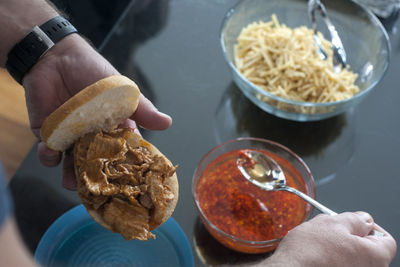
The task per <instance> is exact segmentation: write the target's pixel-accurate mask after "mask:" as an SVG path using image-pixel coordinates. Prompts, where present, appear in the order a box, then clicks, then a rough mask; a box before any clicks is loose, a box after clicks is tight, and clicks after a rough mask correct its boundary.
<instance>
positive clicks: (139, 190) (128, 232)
mask: <svg viewBox="0 0 400 267" xmlns="http://www.w3.org/2000/svg"><path fill="white" fill-rule="evenodd" d="M74 163H75V174H76V179H77V190H78V195H79V196H80V198H81V200H82V203H83V204H84V206H85V207H86V209H87V211H88V213H89V214H90V216H91V217H92V218H93V219H94V220H95V221H96V222H98V223H99V224H101V225H102V226H104V227H106V228H108V229H110V230H111V231H113V232H116V233H120V234H121V235H122V236H123V237H124V238H125V239H127V240H131V239H138V240H147V239H149V238H155V235H154V234H153V233H151V232H150V231H151V230H153V229H155V228H157V227H158V226H160V225H161V224H163V223H164V222H165V221H166V220H167V219H168V218H169V217H170V216H171V215H172V213H173V211H174V209H175V206H176V204H177V201H178V194H179V190H178V180H177V176H176V166H173V165H172V163H171V162H170V161H169V160H168V159H167V158H166V157H165V156H164V155H163V154H162V153H161V152H160V151H159V150H158V149H157V148H156V147H155V146H154V145H152V144H150V143H149V142H147V141H146V140H144V139H143V138H141V137H140V136H139V135H137V134H135V133H134V132H133V131H132V130H130V129H116V130H111V131H109V132H103V131H102V130H97V131H94V132H92V133H88V134H86V135H84V136H83V137H81V138H80V139H79V140H78V141H77V142H76V143H75V145H74Z"/></svg>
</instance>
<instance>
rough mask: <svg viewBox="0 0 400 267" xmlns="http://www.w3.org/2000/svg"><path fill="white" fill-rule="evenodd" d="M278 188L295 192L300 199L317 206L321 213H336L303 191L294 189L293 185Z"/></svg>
mask: <svg viewBox="0 0 400 267" xmlns="http://www.w3.org/2000/svg"><path fill="white" fill-rule="evenodd" d="M279 190H284V191H288V192H291V193H293V194H296V195H297V196H299V197H301V198H302V199H304V200H305V201H307V202H308V203H310V204H311V205H313V206H314V207H315V208H317V209H318V210H319V211H321V212H322V213H325V214H329V215H337V213H336V212H334V211H333V210H331V209H328V208H327V207H325V206H324V205H322V204H321V203H319V202H318V201H316V200H314V199H313V198H311V197H309V196H307V195H306V194H304V193H303V192H300V191H299V190H297V189H294V188H293V187H289V186H283V187H281V188H279Z"/></svg>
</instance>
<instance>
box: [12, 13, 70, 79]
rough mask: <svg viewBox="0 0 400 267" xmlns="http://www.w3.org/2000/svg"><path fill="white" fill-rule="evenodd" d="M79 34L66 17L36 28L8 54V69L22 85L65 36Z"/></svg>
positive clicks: (59, 17) (60, 17)
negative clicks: (27, 75) (27, 74)
mask: <svg viewBox="0 0 400 267" xmlns="http://www.w3.org/2000/svg"><path fill="white" fill-rule="evenodd" d="M74 32H77V30H76V29H75V27H74V26H73V25H72V24H71V23H70V22H69V21H68V20H67V19H65V18H64V17H62V16H57V17H55V18H52V19H50V20H49V21H47V22H46V23H44V24H42V25H41V26H35V27H34V28H33V29H32V31H31V32H29V33H28V34H27V35H26V36H25V37H24V38H23V39H22V40H21V41H20V42H19V43H17V44H16V45H15V46H14V47H13V48H12V49H11V51H10V52H9V53H8V58H7V62H6V68H7V70H8V72H9V73H10V74H11V76H12V77H13V78H14V79H15V80H16V81H17V82H19V83H20V84H22V79H23V78H24V76H25V74H26V73H27V72H28V71H29V70H30V69H31V68H32V67H33V65H35V64H36V62H37V61H38V60H39V58H40V57H41V56H43V55H44V54H45V53H46V52H47V51H48V50H49V49H50V48H51V47H53V46H54V45H55V44H56V43H57V42H58V41H60V40H61V39H63V38H64V37H65V36H67V35H69V34H71V33H74Z"/></svg>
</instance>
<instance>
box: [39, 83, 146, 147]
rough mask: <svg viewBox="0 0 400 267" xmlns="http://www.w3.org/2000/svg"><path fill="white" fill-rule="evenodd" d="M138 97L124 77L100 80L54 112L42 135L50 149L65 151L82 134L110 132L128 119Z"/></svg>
mask: <svg viewBox="0 0 400 267" xmlns="http://www.w3.org/2000/svg"><path fill="white" fill-rule="evenodd" d="M139 97H140V91H139V88H138V87H137V85H136V84H135V83H134V82H133V81H132V80H131V79H129V78H127V77H125V76H122V75H114V76H110V77H107V78H104V79H102V80H99V81H98V82H96V83H94V84H91V85H90V86H88V87H86V88H84V89H83V90H82V91H80V92H79V93H77V94H76V95H74V96H73V97H71V98H70V99H69V100H68V101H67V102H65V103H64V104H63V105H61V106H60V107H59V108H58V109H56V110H55V111H54V112H53V113H51V114H50V115H49V116H48V117H47V118H46V120H45V121H44V122H43V125H42V128H41V130H40V137H41V139H42V141H43V142H45V143H46V145H47V146H48V147H49V148H51V149H53V150H56V151H65V150H66V149H67V148H69V147H70V146H71V145H72V144H73V143H74V142H75V141H76V140H78V138H79V137H81V136H83V135H85V134H87V133H89V132H92V131H94V130H96V129H102V130H103V131H109V130H111V129H113V128H114V127H115V126H117V125H118V124H120V123H122V122H123V121H125V120H126V119H127V118H129V117H130V116H131V115H132V114H133V113H134V112H135V110H136V108H137V106H138V104H139Z"/></svg>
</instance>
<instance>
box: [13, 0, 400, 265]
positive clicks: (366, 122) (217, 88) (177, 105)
mask: <svg viewBox="0 0 400 267" xmlns="http://www.w3.org/2000/svg"><path fill="white" fill-rule="evenodd" d="M235 2H236V1H232V0H218V1H215V0H214V1H209V0H207V1H206V0H203V1H192V0H170V1H168V0H159V1H158V0H154V1H151V0H149V1H140V3H141V4H137V3H136V4H135V3H134V2H130V3H128V4H127V5H126V8H125V9H123V10H122V12H121V15H120V16H119V17H118V19H116V20H115V22H116V23H115V24H113V25H112V27H110V32H107V34H104V35H103V37H102V38H103V39H102V41H99V42H98V43H97V47H98V48H99V50H100V52H101V53H102V54H103V55H104V56H105V57H106V58H107V59H108V60H110V61H111V63H112V64H114V65H115V66H116V68H117V69H118V70H119V71H120V72H121V73H122V74H124V75H126V76H128V77H130V78H132V79H133V80H134V81H136V82H137V84H138V85H139V87H140V89H141V91H142V93H143V94H144V95H145V96H147V97H148V98H149V99H150V100H152V101H153V102H154V103H155V105H156V106H157V107H158V108H159V110H161V111H162V112H165V113H167V114H169V115H171V116H172V118H173V120H174V122H173V125H172V126H171V128H170V129H168V130H166V131H163V132H148V131H143V135H144V137H145V138H146V139H148V140H149V141H150V142H152V143H153V144H155V145H156V146H157V147H158V148H159V149H160V150H161V151H162V152H163V153H164V154H166V155H167V156H168V157H169V159H170V160H171V161H172V162H173V163H174V164H178V165H179V167H178V170H177V174H178V179H179V185H180V192H179V202H178V205H177V207H176V210H175V212H174V214H173V217H174V219H175V220H176V221H177V222H178V223H179V224H180V226H181V227H182V229H183V230H184V232H185V233H186V235H187V237H188V239H189V241H190V242H191V245H192V249H193V253H194V257H195V263H196V266H203V265H205V264H210V265H219V264H238V263H242V264H243V263H247V262H254V261H259V260H260V259H263V258H265V257H268V255H267V254H261V255H246V254H241V253H236V252H233V251H231V250H229V249H227V248H224V247H223V246H222V245H220V244H219V243H217V242H216V241H215V240H214V239H213V238H212V237H211V236H210V235H209V234H208V233H207V231H206V230H205V228H204V226H203V225H202V223H201V222H200V220H199V217H198V216H197V213H196V210H195V208H194V205H193V201H192V193H191V185H192V176H193V173H194V170H195V168H196V166H197V164H198V163H199V161H200V160H201V158H202V157H203V156H204V155H205V154H206V153H207V152H208V151H209V150H210V149H212V148H213V147H214V146H216V145H218V144H220V143H221V142H224V141H227V140H230V139H233V138H237V137H243V136H253V137H261V138H265V139H269V140H272V141H276V142H279V143H281V144H283V145H285V146H287V147H288V148H290V149H291V150H293V151H294V152H295V153H297V154H298V155H299V156H301V157H302V158H303V159H304V161H305V162H306V163H307V164H308V166H309V167H310V169H311V171H312V173H313V176H314V179H315V183H316V192H317V200H318V201H320V202H321V203H323V204H325V205H326V206H328V207H329V208H331V209H332V210H335V211H337V212H343V211H358V210H363V211H367V212H369V213H371V214H372V215H373V217H374V219H375V221H376V222H377V223H378V224H379V225H381V226H382V227H384V228H385V229H386V230H388V231H389V232H390V233H391V234H392V235H393V236H394V238H395V239H396V240H400V229H399V227H398V221H400V209H399V208H398V206H399V204H400V179H399V175H398V172H397V167H398V166H399V164H400V157H399V156H398V151H400V143H399V142H398V136H400V127H399V126H400V123H399V122H398V116H399V114H400V105H399V104H398V100H399V99H400V90H398V83H399V81H400V78H399V75H398V70H399V69H400V39H399V34H397V33H396V29H397V26H398V25H397V23H395V24H394V25H390V27H391V28H390V33H389V35H390V38H391V43H392V56H391V64H390V67H389V70H388V72H387V74H386V76H385V77H384V79H383V80H382V82H381V83H380V84H379V85H378V86H377V88H376V90H374V91H373V92H372V93H371V94H370V95H369V96H368V97H367V98H366V99H365V100H364V101H363V102H362V103H361V104H360V105H358V106H357V108H355V109H353V110H350V111H348V112H347V113H345V114H342V115H339V116H337V117H333V118H330V119H327V120H323V121H318V122H306V123H305V122H301V123H300V122H294V121H288V120H284V119H279V118H276V117H274V116H272V115H269V114H267V113H265V112H263V111H262V110H260V109H259V108H257V107H256V106H254V105H253V104H252V103H251V102H250V101H249V100H247V98H246V97H245V96H244V95H243V94H242V93H241V92H240V91H239V89H238V88H237V87H236V85H235V84H234V82H233V80H232V76H231V73H230V70H229V68H228V66H227V65H226V63H225V61H224V58H223V55H222V51H221V47H220V44H219V29H220V25H221V22H222V19H223V16H224V14H225V12H226V11H227V10H228V9H229V8H230V7H231V6H232V5H233V4H234V3H235ZM78 27H79V25H78ZM11 188H12V191H13V195H14V197H15V201H16V215H17V221H18V223H19V226H20V229H21V231H22V234H23V237H24V239H25V241H26V243H27V244H28V246H29V248H30V249H31V250H32V251H34V249H35V248H36V245H37V243H38V241H39V240H40V237H41V235H42V234H43V233H44V231H45V230H46V229H47V227H48V226H49V225H50V224H51V223H52V222H53V221H54V220H55V219H56V218H57V217H58V216H60V215H61V214H62V213H63V212H65V211H66V210H68V209H70V208H71V207H73V206H75V205H76V204H78V203H79V199H78V197H77V195H76V193H75V192H70V191H67V190H65V189H63V188H62V187H61V167H58V168H53V169H49V168H45V167H43V166H41V165H40V164H39V162H38V160H37V158H36V147H33V148H32V150H31V152H30V153H29V155H28V156H27V158H26V159H25V161H24V162H23V164H22V165H21V167H20V169H19V170H18V172H17V174H16V175H15V177H14V178H13V180H12V183H11ZM398 265H400V257H399V256H398V257H396V258H395V260H394V262H393V264H392V266H398Z"/></svg>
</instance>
